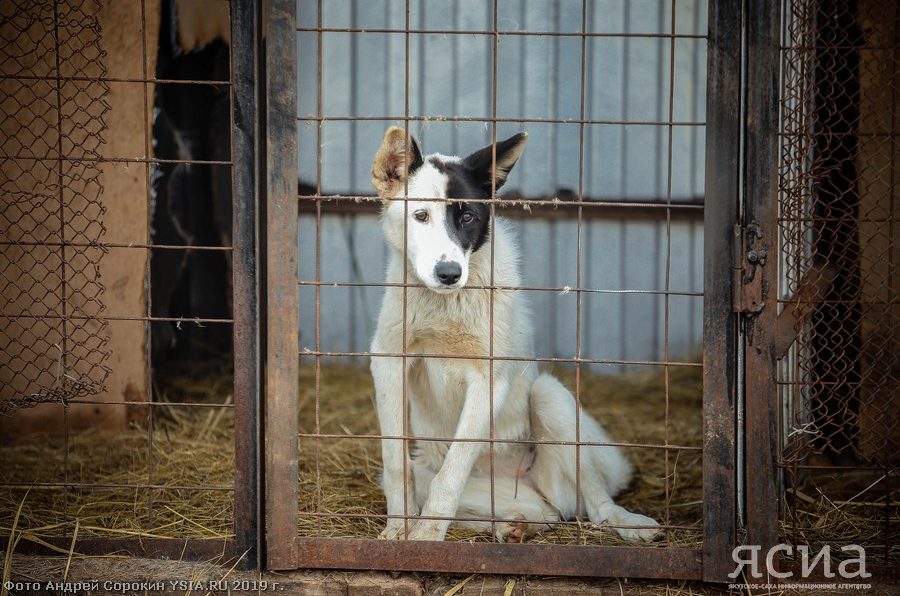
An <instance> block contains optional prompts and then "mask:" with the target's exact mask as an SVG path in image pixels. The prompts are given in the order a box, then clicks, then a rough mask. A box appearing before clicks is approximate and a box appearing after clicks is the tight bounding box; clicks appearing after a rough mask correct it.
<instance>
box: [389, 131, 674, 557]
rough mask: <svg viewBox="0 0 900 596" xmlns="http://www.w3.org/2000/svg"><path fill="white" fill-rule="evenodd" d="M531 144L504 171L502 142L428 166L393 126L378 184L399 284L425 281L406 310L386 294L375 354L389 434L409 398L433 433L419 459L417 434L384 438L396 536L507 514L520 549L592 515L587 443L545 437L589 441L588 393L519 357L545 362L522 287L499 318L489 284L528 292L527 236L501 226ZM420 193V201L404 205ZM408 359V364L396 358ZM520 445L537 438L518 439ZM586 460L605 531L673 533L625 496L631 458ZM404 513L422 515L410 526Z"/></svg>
mask: <svg viewBox="0 0 900 596" xmlns="http://www.w3.org/2000/svg"><path fill="white" fill-rule="evenodd" d="M527 140H528V136H527V135H526V134H525V133H520V134H517V135H515V136H513V137H511V138H509V139H506V140H505V141H501V142H499V143H497V144H496V167H495V168H493V167H492V162H493V161H494V158H493V155H492V154H493V153H494V152H493V150H492V146H488V147H486V148H484V149H481V150H479V151H476V152H475V153H473V154H471V155H469V156H468V157H466V158H459V157H451V156H446V155H441V154H437V153H435V154H431V155H428V156H423V155H422V152H421V151H420V150H419V147H418V145H417V143H416V142H415V140H414V139H413V138H412V137H409V136H407V134H406V132H405V131H404V130H403V129H402V128H398V127H392V128H390V129H388V131H387V133H386V134H385V136H384V140H383V142H382V145H381V148H380V149H379V150H378V153H377V154H376V156H375V161H374V164H373V166H372V182H373V184H374V185H375V187H376V188H377V189H378V192H379V195H380V196H381V197H382V199H384V201H385V208H384V210H383V213H382V220H383V227H384V233H385V236H386V238H387V241H388V243H389V245H390V246H391V248H392V251H391V253H392V256H391V259H390V264H389V265H388V271H387V281H388V282H390V283H393V284H401V283H402V282H404V280H405V281H407V282H408V283H410V284H415V286H414V287H408V288H407V290H406V309H405V316H404V307H403V296H404V292H403V288H402V287H398V286H390V287H388V288H387V289H386V292H385V296H384V302H383V304H382V307H381V314H380V315H379V318H378V328H377V330H376V332H375V338H374V339H373V341H372V352H373V353H383V354H391V355H392V356H373V357H372V363H371V369H372V375H373V377H374V381H375V392H376V405H377V409H378V421H379V424H380V426H381V433H382V436H384V437H401V436H403V434H404V418H405V417H404V411H403V408H404V397H403V394H404V388H405V391H406V394H407V396H408V397H407V399H408V404H409V410H408V431H409V433H410V434H411V435H413V436H416V437H425V439H420V440H418V441H417V442H416V446H415V450H414V453H413V454H412V456H411V457H410V454H409V453H407V452H406V450H405V448H404V441H403V440H402V439H401V438H393V439H392V438H384V439H382V441H381V449H382V456H383V459H384V475H383V483H384V493H385V496H386V498H387V513H388V521H387V527H386V528H385V529H384V531H383V532H382V533H381V538H388V539H391V538H401V539H402V538H408V539H411V540H443V538H444V536H445V534H446V532H447V528H448V526H449V525H450V522H449V521H448V520H445V519H440V518H450V517H457V518H474V519H476V520H487V519H490V518H491V516H492V513H493V514H494V518H495V519H501V520H505V521H502V522H498V523H496V524H495V525H494V526H493V527H495V528H496V535H497V538H498V539H499V540H500V541H505V542H519V541H522V540H523V539H524V537H525V535H526V533H528V532H529V531H535V530H537V529H539V528H540V527H542V526H543V527H546V526H547V525H548V524H553V523H554V522H556V521H559V520H561V519H570V518H572V517H573V516H574V515H575V514H576V503H577V498H576V471H575V462H576V456H575V447H574V446H573V445H566V444H563V445H560V444H535V443H534V441H555V442H557V443H559V442H572V441H575V439H576V436H575V435H576V430H575V429H576V402H575V398H574V397H573V396H572V394H571V393H570V392H569V390H568V389H566V388H565V387H564V386H563V385H562V383H560V382H559V381H558V380H557V379H556V378H554V377H552V376H550V375H548V374H541V375H539V374H538V371H537V368H536V365H535V363H533V362H528V361H527V360H520V359H517V358H528V357H530V356H531V355H532V332H533V329H532V325H531V318H530V314H529V311H528V308H527V306H526V304H525V302H524V300H523V297H522V295H521V293H518V292H516V291H514V290H509V289H495V290H494V292H493V313H491V294H492V293H491V291H490V290H489V289H486V287H487V286H491V285H493V286H495V287H497V286H499V287H501V288H515V287H517V286H519V285H520V280H519V264H518V250H517V247H516V245H515V244H514V242H513V238H512V232H511V231H510V228H509V226H508V224H507V223H506V222H505V221H503V220H502V219H495V220H493V221H492V218H491V209H490V205H489V204H488V201H487V200H488V199H490V197H491V189H492V187H493V188H494V189H497V188H500V187H501V186H503V183H504V182H505V181H506V177H507V175H508V174H509V171H510V169H511V168H512V167H513V165H514V164H515V163H516V161H517V160H518V159H519V156H520V155H521V154H522V150H523V149H524V148H525V144H526V142H527ZM492 172H494V175H493V180H492ZM405 193H406V196H407V197H408V198H409V200H408V201H404V200H396V199H401V198H402V197H404V194H405ZM417 199H444V200H437V201H435V200H417ZM472 199H476V200H475V201H472ZM491 235H493V240H491ZM404 237H405V238H406V247H405V250H404ZM492 251H493V253H494V254H493V259H492V255H491V252H492ZM404 255H405V257H404ZM492 262H493V276H492V275H491V267H492ZM465 286H470V287H468V288H465V289H463V288H464V287H465ZM404 318H405V319H406V326H405V327H406V330H405V334H404ZM491 321H493V325H491ZM491 330H493V338H491ZM404 335H405V337H404ZM491 352H492V354H493V356H494V357H495V358H496V359H494V360H493V365H492V366H491V363H490V362H491V361H490V360H489V359H488V358H487V357H488V356H489V355H490V354H491ZM403 353H406V354H408V356H407V357H406V358H405V368H404V359H403V358H400V357H396V356H395V355H396V354H403ZM416 354H427V355H430V357H427V358H425V357H417V356H416ZM440 356H447V357H446V358H441V357H440ZM464 357H470V358H464ZM509 357H513V359H510V358H509ZM491 375H493V378H491ZM404 377H405V380H404ZM491 405H493V414H491ZM579 415H580V437H579V438H580V440H581V441H586V442H594V443H598V442H599V443H603V442H609V441H610V438H609V436H608V435H607V434H606V432H605V431H604V430H603V428H602V427H601V425H600V423H599V422H597V421H596V420H595V419H594V418H592V417H591V416H590V415H589V414H588V413H587V412H585V411H584V410H581V412H580V414H579ZM492 419H493V425H494V439H496V440H499V441H501V442H498V443H495V444H494V449H493V450H494V454H493V476H494V480H493V482H494V498H493V499H492V498H491V467H492V465H491V456H490V454H489V450H488V443H487V442H482V441H479V439H485V440H487V439H489V437H490V425H491V420H492ZM428 438H439V439H444V440H442V441H429V440H427V439H428ZM517 439H518V440H526V441H532V442H531V443H528V442H526V443H508V442H506V443H504V442H502V441H504V440H507V441H508V440H517ZM404 460H405V462H404ZM580 461H581V473H580V492H581V503H582V504H583V507H584V509H585V511H586V512H587V515H588V517H589V518H590V520H591V521H592V522H594V523H598V524H601V523H607V524H610V525H614V526H624V527H619V528H616V532H618V533H619V534H620V535H621V536H623V537H624V538H626V539H629V540H646V541H649V540H653V539H654V538H656V537H657V536H658V534H659V526H658V524H657V523H656V521H654V520H653V519H651V518H649V517H646V516H644V515H639V514H636V513H631V512H629V511H627V510H626V509H624V508H623V507H620V506H619V505H616V504H615V503H614V502H613V499H612V497H613V496H614V495H616V494H617V493H618V492H619V491H621V490H622V489H623V488H625V486H626V485H627V484H628V483H629V481H630V479H631V473H632V469H631V465H630V464H629V462H628V461H627V460H626V459H625V457H624V455H623V454H622V452H621V450H620V449H618V448H617V447H614V446H582V447H581V457H580ZM405 471H406V473H405ZM404 491H405V497H404ZM404 501H406V504H405V505H404ZM492 501H493V507H492ZM492 509H493V512H492ZM404 515H416V516H418V515H421V516H422V517H421V518H420V519H417V520H411V521H410V522H409V523H408V525H407V524H405V523H404V519H403V516H404ZM528 522H531V523H528ZM454 523H455V525H457V526H459V527H469V528H479V529H487V530H490V529H491V527H492V524H491V523H490V522H489V521H468V522H466V521H458V522H454ZM406 527H408V528H409V534H408V535H406V533H405V528H406Z"/></svg>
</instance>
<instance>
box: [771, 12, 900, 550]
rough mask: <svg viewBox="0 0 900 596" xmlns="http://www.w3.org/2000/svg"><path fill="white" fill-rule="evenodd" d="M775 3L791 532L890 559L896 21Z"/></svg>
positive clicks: (898, 332)
mask: <svg viewBox="0 0 900 596" xmlns="http://www.w3.org/2000/svg"><path fill="white" fill-rule="evenodd" d="M782 6H783V47H782V49H781V52H780V56H781V58H780V59H781V71H782V89H781V116H780V118H781V121H780V131H779V132H780V143H781V155H780V164H779V167H780V170H779V172H780V173H779V175H780V180H779V189H778V191H779V194H778V218H779V219H778V222H779V223H778V238H779V249H780V260H779V264H778V266H779V288H778V291H779V295H780V296H781V297H782V299H781V300H780V301H779V313H780V314H779V322H778V325H779V329H778V334H779V342H778V344H779V347H778V351H779V357H780V358H781V360H780V362H779V365H778V379H777V382H778V384H779V394H780V417H781V424H780V429H781V439H782V448H783V450H782V451H781V453H780V454H779V457H778V465H779V467H780V468H781V469H782V470H783V472H784V482H785V487H786V489H787V496H788V500H787V506H786V509H785V511H784V512H783V524H782V532H783V534H784V536H785V537H786V539H787V540H789V541H793V543H794V544H805V543H815V544H820V545H821V544H832V545H838V544H840V545H843V544H852V543H855V544H861V545H864V546H866V547H867V548H869V547H872V549H871V550H870V553H872V552H873V551H876V549H877V551H876V552H877V555H876V556H878V558H879V560H883V561H884V562H892V563H896V562H897V561H898V551H897V547H896V541H897V513H898V512H897V482H896V474H897V462H898V459H897V452H898V447H900V435H898V425H897V422H898V419H897V412H898V411H900V410H898V396H900V393H898V387H900V382H898V381H900V361H898V356H897V355H898V353H900V351H898V341H900V324H898V321H900V319H898V314H900V311H898V301H897V284H898V282H900V280H898V277H897V266H896V261H897V257H898V250H900V245H898V242H897V237H898V236H897V222H898V219H897V217H898V211H897V203H896V198H895V193H896V191H895V176H896V175H897V163H896V162H897V157H898V145H897V136H896V135H897V132H896V130H895V124H896V112H897V108H898V88H900V78H898V77H900V75H898V70H897V59H898V51H900V45H898V33H900V32H898V29H900V11H898V10H897V8H896V6H894V5H890V6H887V5H884V4H881V3H873V2H866V1H859V2H829V1H825V0H797V1H789V2H784V3H783V5H782ZM873 554H875V553H873ZM873 554H870V558H871V557H873ZM882 557H883V558H882Z"/></svg>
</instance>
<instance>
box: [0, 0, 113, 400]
mask: <svg viewBox="0 0 900 596" xmlns="http://www.w3.org/2000/svg"><path fill="white" fill-rule="evenodd" d="M20 4H21V3H20ZM95 9H96V3H94V2H83V3H82V2H77V3H71V4H63V5H59V6H56V5H54V4H52V3H38V2H29V3H25V6H20V5H18V4H16V3H8V4H5V5H4V7H3V8H2V13H0V36H2V39H3V42H2V46H3V47H2V49H0V70H2V72H3V73H4V74H8V75H12V76H15V77H17V78H4V79H3V82H2V85H3V95H4V99H3V100H2V104H0V128H2V130H3V133H4V137H5V138H6V141H5V142H4V146H3V152H4V154H5V157H7V159H4V162H3V163H4V168H3V169H4V172H3V180H2V182H0V192H2V193H3V195H4V199H3V203H2V207H0V230H2V232H0V234H2V235H0V242H2V245H3V250H2V251H0V292H2V294H3V296H4V298H5V300H4V305H5V306H4V309H3V310H4V312H3V313H2V316H0V342H2V345H0V414H4V413H8V412H10V411H13V410H16V409H19V408H26V407H29V406H32V405H34V404H37V403H42V402H64V401H66V400H69V399H73V398H78V397H86V396H89V395H92V394H95V393H97V392H99V391H102V390H103V388H104V383H105V381H106V378H107V376H108V375H109V372H110V369H109V366H108V360H109V356H110V353H109V350H108V348H107V346H106V343H107V339H108V330H107V325H108V324H107V322H106V321H105V320H104V318H103V314H104V310H105V309H104V303H103V294H104V292H105V290H106V288H105V287H104V285H103V283H102V281H101V279H100V275H99V271H98V265H99V262H100V260H101V258H102V257H103V255H104V253H105V250H104V248H103V247H100V246H96V245H92V244H94V243H96V242H98V241H100V240H101V239H102V237H103V235H104V234H105V232H106V228H105V226H104V224H103V215H104V213H105V208H104V206H103V203H102V202H101V200H100V193H101V192H102V188H101V183H100V168H99V167H98V165H97V164H96V163H93V162H71V161H64V156H66V155H72V154H74V153H76V152H77V153H79V154H80V155H82V156H87V157H94V158H96V157H97V156H98V155H99V149H100V146H101V145H102V144H103V143H104V135H105V134H106V129H107V123H106V121H107V116H108V112H109V103H108V102H107V97H108V94H109V86H108V85H107V84H105V83H103V82H101V83H98V84H87V83H84V82H81V81H69V80H64V79H63V78H61V77H64V76H65V75H67V74H71V73H73V72H85V71H88V70H90V71H93V72H92V74H93V75H94V76H103V75H104V74H105V70H104V67H103V57H104V55H103V51H102V50H101V48H100V26H99V23H98V21H97V18H96V15H95V12H96V10H95ZM12 156H15V157H16V160H15V161H13V160H11V159H8V158H9V157H12Z"/></svg>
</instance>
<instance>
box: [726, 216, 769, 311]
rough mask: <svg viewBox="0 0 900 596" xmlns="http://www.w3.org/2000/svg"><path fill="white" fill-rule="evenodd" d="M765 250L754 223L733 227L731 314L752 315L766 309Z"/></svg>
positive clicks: (766, 254) (759, 232)
mask: <svg viewBox="0 0 900 596" xmlns="http://www.w3.org/2000/svg"><path fill="white" fill-rule="evenodd" d="M767 256H768V247H767V246H766V245H765V244H764V243H763V233H762V229H761V228H760V227H759V225H757V224H756V223H750V224H748V225H746V226H744V225H741V224H735V226H734V291H733V293H732V296H733V302H734V305H733V306H734V312H738V313H745V314H749V315H755V314H758V313H760V312H761V311H762V309H763V308H765V306H766V303H765V292H764V287H763V276H762V274H761V272H760V271H759V269H760V268H761V267H764V266H765V264H766V257H767Z"/></svg>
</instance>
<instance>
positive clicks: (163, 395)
mask: <svg viewBox="0 0 900 596" xmlns="http://www.w3.org/2000/svg"><path fill="white" fill-rule="evenodd" d="M556 372H557V373H558V374H559V375H560V376H561V377H562V378H563V380H564V381H565V382H566V383H567V385H568V386H569V387H574V385H575V379H574V374H573V371H571V370H558V371H556ZM316 377H317V372H316V368H315V366H313V365H304V366H302V367H301V375H300V387H301V396H300V403H301V414H300V428H301V432H313V431H315V429H316V428H317V424H318V429H319V431H320V432H322V433H326V434H347V435H353V434H377V432H378V426H377V421H376V418H375V412H374V407H373V403H372V398H373V390H372V384H371V379H370V376H369V374H368V371H367V369H366V368H365V367H363V366H350V365H333V364H323V365H322V366H321V369H320V370H319V378H318V381H317V379H316ZM666 385H668V400H666V397H665V396H666ZM230 386H231V381H230V373H229V371H228V370H227V369H225V368H223V367H221V366H220V365H213V366H206V367H204V368H202V369H197V368H196V367H194V368H192V369H191V371H190V372H185V373H183V374H178V375H175V376H172V377H170V378H168V379H166V380H162V381H161V382H160V383H159V391H158V393H157V395H156V399H157V401H160V402H179V401H192V402H200V403H231V396H230V394H229V391H230ZM580 387H581V392H580V393H581V399H582V403H583V404H584V405H585V407H586V408H587V409H588V410H589V411H590V412H591V413H592V414H594V415H595V416H597V417H598V418H599V419H600V420H601V421H602V422H603V423H604V424H605V425H606V426H607V428H608V429H610V431H611V433H612V434H613V437H614V439H615V440H617V441H622V442H629V443H635V444H660V445H661V444H669V445H678V446H694V447H696V446H700V445H701V441H702V434H701V429H702V411H701V405H702V372H701V369H700V368H699V367H676V366H672V367H670V368H669V370H668V373H667V374H666V373H665V371H664V370H663V369H662V368H659V369H654V370H650V371H638V372H631V373H627V374H622V375H615V376H605V375H597V374H588V373H587V372H585V371H583V372H582V373H581V375H580ZM317 391H318V395H319V400H318V407H317V406H316V398H315V396H316V392H317ZM666 410H668V424H666V423H665V421H666ZM154 412H155V415H154V417H153V423H152V430H151V431H149V432H148V429H147V424H146V423H145V422H143V421H142V422H141V423H139V424H135V425H134V427H133V428H132V429H131V430H129V431H128V432H125V433H121V434H116V435H112V434H109V433H103V432H92V433H82V434H77V435H73V436H71V437H70V438H69V452H68V454H67V455H66V454H65V453H64V451H65V450H64V448H63V441H62V439H61V438H47V437H40V438H37V439H35V440H30V441H26V442H18V443H16V444H13V445H2V446H0V461H2V462H3V466H2V469H0V481H2V482H3V483H10V482H17V483H20V484H19V485H18V486H15V487H8V486H3V487H0V533H2V535H5V536H9V535H10V534H12V533H14V534H15V536H16V538H18V539H20V540H21V539H25V540H39V539H40V538H41V537H43V536H59V535H69V536H71V534H72V532H73V531H74V529H75V526H76V524H77V526H78V533H79V535H80V536H87V535H98V536H143V537H178V538H190V537H197V538H200V537H202V538H212V537H223V536H230V535H231V524H232V511H233V507H232V495H231V493H230V492H228V491H224V490H214V491H200V490H191V489H187V488H185V489H179V488H166V489H153V490H151V489H147V488H134V487H127V486H126V487H119V486H113V487H106V488H99V487H98V488H73V489H70V490H69V491H68V494H67V493H66V491H63V490H62V489H60V488H45V487H36V486H32V483H33V482H60V481H63V480H64V479H65V478H64V475H63V464H64V461H65V459H66V458H67V459H68V468H69V476H68V481H69V482H79V483H86V484H91V483H93V484H103V485H133V484H158V485H166V486H173V487H175V486H184V487H192V486H211V487H219V488H222V487H230V486H231V485H232V482H233V461H234V454H233V445H232V441H233V433H234V421H233V415H232V410H230V409H223V408H201V407H178V406H175V405H172V406H161V407H156V408H155V409H154ZM300 450H301V457H300V462H301V465H300V478H299V484H300V500H299V503H298V507H299V511H300V513H301V515H300V527H299V531H300V533H301V534H303V535H308V536H335V537H375V536H377V534H378V532H379V531H380V529H381V527H382V525H383V523H384V522H383V518H381V517H380V516H382V515H384V511H385V510H384V500H383V496H382V495H381V492H380V489H379V488H378V485H377V476H378V473H379V471H380V467H381V462H380V447H379V444H378V441H377V440H372V439H358V438H352V437H346V438H339V439H324V438H323V439H320V440H315V439H312V438H304V439H302V440H301V442H300ZM626 451H627V453H628V456H629V457H630V458H631V460H632V461H633V462H634V463H635V468H636V477H635V482H634V483H633V485H632V486H631V487H630V488H629V489H628V490H627V491H626V492H625V493H624V494H623V495H622V496H621V497H620V499H619V502H620V503H621V504H623V505H624V506H626V507H629V508H631V509H633V510H635V511H638V512H640V513H644V514H647V515H650V516H653V517H655V518H656V519H658V520H660V521H665V520H668V522H669V524H671V525H673V526H683V527H685V528H693V529H696V530H685V529H673V530H671V531H669V532H668V534H667V537H666V540H665V541H663V542H662V543H658V544H657V545H661V544H670V545H674V546H699V544H700V539H701V535H700V532H699V530H700V528H701V525H702V520H701V511H702V506H701V499H702V485H701V471H702V470H701V468H702V456H701V454H700V453H699V452H697V451H678V450H669V451H668V456H667V454H666V451H665V450H664V449H661V448H654V449H649V448H626ZM151 454H152V457H151ZM667 477H668V485H669V490H668V499H667V494H666V478H667ZM808 481H809V480H808ZM816 490H821V487H819V488H816V489H813V488H809V487H807V488H806V492H804V493H802V494H803V495H804V496H806V497H807V499H806V500H803V501H801V502H800V503H798V509H797V513H796V514H795V513H793V512H791V515H798V516H803V519H802V520H801V521H802V523H803V524H804V525H805V527H808V528H809V530H807V534H805V535H804V537H806V538H808V539H809V541H810V542H813V543H814V542H815V541H817V540H818V541H822V540H826V539H828V538H829V537H832V538H835V537H838V538H840V537H842V536H847V537H853V539H854V540H857V541H858V542H862V543H864V542H865V539H867V538H869V539H872V540H873V541H876V538H877V537H878V536H879V534H878V533H877V532H879V531H880V532H882V533H883V532H884V527H883V524H880V523H879V520H880V519H883V516H884V506H883V505H882V506H876V507H875V509H870V508H867V507H864V506H858V505H856V504H849V505H844V506H842V507H840V509H838V510H837V511H836V510H835V507H836V506H835V505H834V504H832V503H830V501H828V499H827V498H825V497H824V496H819V495H820V494H822V495H824V494H827V491H822V493H819V492H815V491H816ZM809 494H812V495H814V496H813V497H809V496H808V495H809ZM889 506H891V505H889ZM17 513H18V520H17V522H16V530H15V532H13V531H12V526H13V521H14V519H15V518H16V514H17ZM820 520H821V521H820ZM788 521H790V520H788ZM450 538H451V539H457V540H490V536H488V535H487V534H484V533H478V532H474V531H463V530H451V534H450ZM529 541H530V542H534V543H562V544H577V543H589V544H622V542H621V541H620V540H619V539H618V538H617V537H616V536H615V535H614V534H612V533H611V532H609V531H608V530H604V529H602V528H599V527H596V526H593V525H591V524H589V523H576V522H573V523H571V524H568V525H561V526H556V527H554V528H541V530H540V531H539V532H538V533H537V534H536V535H535V536H532V537H530V538H529ZM891 558H892V559H893V558H894V554H892V555H891Z"/></svg>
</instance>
